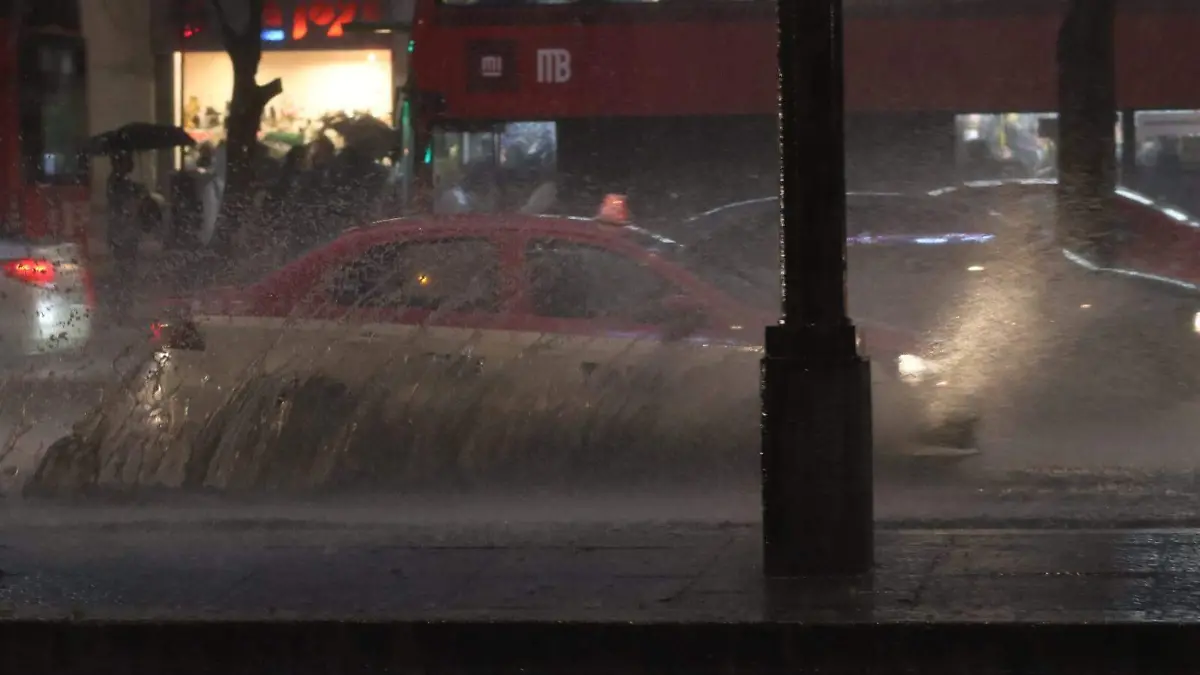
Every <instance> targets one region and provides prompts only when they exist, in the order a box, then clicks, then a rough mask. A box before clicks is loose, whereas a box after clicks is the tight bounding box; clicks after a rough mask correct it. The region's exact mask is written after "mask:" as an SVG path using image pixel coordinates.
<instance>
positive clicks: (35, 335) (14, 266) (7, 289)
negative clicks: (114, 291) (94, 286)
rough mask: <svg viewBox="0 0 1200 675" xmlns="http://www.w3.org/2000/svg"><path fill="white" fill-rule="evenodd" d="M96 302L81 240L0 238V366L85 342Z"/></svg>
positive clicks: (65, 349) (77, 346)
mask: <svg viewBox="0 0 1200 675" xmlns="http://www.w3.org/2000/svg"><path fill="white" fill-rule="evenodd" d="M93 303H94V300H93V298H92V293H91V287H90V279H89V275H88V272H87V262H86V259H85V257H84V256H83V253H82V251H81V250H80V247H79V245H78V244H73V243H66V244H45V245H39V244H32V243H21V242H18V241H15V240H5V239H0V365H3V366H12V365H19V364H21V363H22V362H23V357H26V356H30V355H36V354H51V353H57V352H64V351H70V350H74V349H78V348H81V347H83V346H85V345H86V344H87V342H88V340H89V339H90V338H91V334H92V310H93Z"/></svg>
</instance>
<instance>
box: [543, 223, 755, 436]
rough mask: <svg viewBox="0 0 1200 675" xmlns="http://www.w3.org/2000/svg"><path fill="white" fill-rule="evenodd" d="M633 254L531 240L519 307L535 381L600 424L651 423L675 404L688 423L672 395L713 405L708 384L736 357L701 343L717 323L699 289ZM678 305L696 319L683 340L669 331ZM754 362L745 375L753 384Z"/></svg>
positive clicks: (583, 243)
mask: <svg viewBox="0 0 1200 675" xmlns="http://www.w3.org/2000/svg"><path fill="white" fill-rule="evenodd" d="M635 248H636V247H631V248H630V249H629V250H625V249H623V248H620V247H616V246H613V245H611V244H609V243H608V242H599V241H587V240H580V239H571V238H565V237H530V238H529V239H527V241H526V242H525V245H524V246H523V249H522V252H523V256H522V258H523V262H524V271H525V272H524V275H523V276H524V278H523V282H524V286H523V297H522V301H521V302H520V304H519V307H520V311H522V312H524V313H525V314H526V316H527V319H526V321H525V322H526V325H527V326H528V327H529V328H530V329H532V330H536V332H537V334H538V337H537V339H536V341H535V342H534V343H533V344H531V346H530V354H531V358H530V359H529V364H528V368H529V372H530V375H531V378H530V380H529V381H531V382H535V383H537V384H538V386H541V387H559V388H560V389H561V390H562V391H565V392H567V393H568V395H569V396H572V397H576V398H578V399H579V402H581V403H582V404H584V405H585V406H593V408H592V409H593V410H595V411H596V412H597V414H604V415H617V414H640V413H647V412H648V411H651V410H656V409H657V406H659V405H661V404H662V403H663V402H664V401H665V400H667V399H670V400H673V401H674V402H675V403H678V404H679V405H678V406H676V409H677V412H679V413H681V414H683V415H686V411H687V410H691V409H693V408H692V407H691V406H690V405H687V404H685V402H684V401H681V400H680V399H679V398H678V396H673V395H672V392H675V393H676V394H677V393H678V392H679V391H680V390H681V388H682V385H683V383H684V382H685V381H689V380H690V381H694V382H698V383H699V384H697V386H696V387H693V388H692V393H694V394H695V395H696V397H697V398H696V401H697V402H698V401H699V399H701V398H708V397H710V395H711V394H713V393H714V387H713V386H711V384H710V383H707V379H706V378H707V377H708V376H709V375H712V374H714V372H715V371H716V370H719V369H720V368H722V367H724V366H725V365H726V364H727V362H728V357H729V356H731V354H732V353H733V352H732V351H730V352H726V351H723V350H721V349H719V348H717V347H714V346H712V345H707V346H706V344H707V343H706V341H705V338H704V335H705V333H706V331H707V330H708V329H709V328H710V327H711V326H712V322H713V321H714V320H719V318H720V317H717V316H716V313H717V312H716V310H715V309H714V308H712V307H711V306H709V305H707V303H706V302H705V301H703V300H701V299H700V298H699V296H700V295H701V294H700V293H698V292H697V289H695V288H690V287H689V286H690V285H691V284H689V283H688V281H687V280H685V279H683V278H682V277H681V276H676V275H671V274H669V269H668V268H667V266H665V265H663V264H661V261H659V260H656V259H655V258H654V257H653V256H652V255H650V254H648V253H645V252H640V251H635V250H633V249H635ZM678 299H686V300H684V302H687V303H691V304H690V305H689V306H691V307H694V308H695V311H696V312H697V314H698V317H697V321H696V324H695V330H694V332H692V333H690V334H688V336H687V337H682V336H681V337H676V336H674V335H672V334H671V331H670V330H669V323H670V322H671V321H673V320H674V317H673V316H672V313H673V310H672V308H671V303H672V301H673V300H678ZM747 353H748V352H747ZM739 354H740V352H739ZM741 355H742V356H745V354H741ZM754 358H756V356H753V355H752V356H750V357H749V359H750V360H749V361H747V363H748V364H749V365H748V366H746V368H743V370H745V371H746V372H747V373H748V374H749V379H752V380H755V381H756V378H757V369H756V368H754V366H753V363H752V362H753V359H754ZM743 365H745V364H743ZM718 377H719V376H718ZM749 379H748V380H747V383H748V384H749ZM746 388H748V389H753V388H754V387H753V385H752V384H750V386H748V387H746ZM601 411H608V412H607V413H601Z"/></svg>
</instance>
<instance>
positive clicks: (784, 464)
mask: <svg viewBox="0 0 1200 675" xmlns="http://www.w3.org/2000/svg"><path fill="white" fill-rule="evenodd" d="M841 4H842V2H841V0H779V2H778V7H779V72H780V88H781V90H780V112H781V120H780V124H781V126H780V145H781V151H782V176H781V182H782V203H783V207H782V220H781V228H780V239H781V273H782V290H783V315H782V317H781V319H780V321H779V325H777V326H771V327H769V328H767V331H766V355H765V357H764V358H763V361H762V404H763V420H762V491H763V544H764V562H765V573H766V575H767V576H768V577H798V576H813V575H838V574H860V573H864V572H867V571H869V570H870V569H871V566H872V564H873V560H874V522H873V521H874V514H873V508H872V499H873V494H872V466H871V463H872V457H871V447H872V446H871V391H870V389H871V378H870V365H869V363H868V362H867V361H866V359H865V358H863V357H862V356H860V355H859V351H858V339H857V331H856V329H855V327H854V324H853V323H852V322H851V321H850V319H849V318H848V317H847V316H846V179H845V175H844V164H845V158H844V151H845V143H844V140H843V130H844V102H843V65H842V7H841Z"/></svg>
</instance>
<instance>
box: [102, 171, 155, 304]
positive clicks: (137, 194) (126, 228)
mask: <svg viewBox="0 0 1200 675" xmlns="http://www.w3.org/2000/svg"><path fill="white" fill-rule="evenodd" d="M110 157H111V163H112V171H111V172H109V175H108V185H107V189H106V196H107V202H108V213H107V215H108V249H109V253H111V254H112V260H113V271H114V279H113V281H114V282H115V288H114V297H113V299H114V301H115V302H114V305H115V306H114V310H115V311H116V315H117V319H118V320H119V321H124V320H126V319H128V318H129V311H130V308H131V305H132V293H133V286H134V283H135V279H136V277H137V262H138V261H137V256H138V247H139V245H140V244H141V229H142V228H141V223H140V216H141V211H142V201H143V198H144V197H145V196H146V194H145V191H144V188H143V187H142V186H141V185H139V184H138V183H136V182H135V181H134V180H133V153H131V152H127V151H117V152H114V153H113V154H112V155H110Z"/></svg>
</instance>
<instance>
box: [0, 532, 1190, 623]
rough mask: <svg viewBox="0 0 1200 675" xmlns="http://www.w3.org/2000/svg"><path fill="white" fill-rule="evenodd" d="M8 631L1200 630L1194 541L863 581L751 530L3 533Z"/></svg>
mask: <svg viewBox="0 0 1200 675" xmlns="http://www.w3.org/2000/svg"><path fill="white" fill-rule="evenodd" d="M0 541H2V542H3V546H0V570H3V572H2V573H0V614H2V615H4V616H6V617H9V618H64V617H74V618H87V619H92V620H101V619H146V618H151V617H153V618H161V619H210V620H211V619H218V620H255V619H270V620H279V619H286V618H289V617H303V618H306V619H316V618H326V619H336V620H349V619H354V620H391V621H423V622H428V621H480V620H483V621H503V622H511V621H553V622H632V623H634V624H656V623H662V622H676V623H678V622H682V623H701V622H726V623H727V622H734V623H739V622H748V623H757V622H779V621H783V622H805V623H821V624H829V623H834V624H845V623H875V622H883V623H889V622H911V621H916V622H1022V623H1031V622H1049V623H1059V624H1065V623H1077V622H1100V621H1126V622H1127V621H1132V622H1143V621H1164V620H1169V621H1183V622H1197V621H1200V580H1197V578H1196V575H1195V571H1196V570H1197V569H1198V568H1200V557H1198V555H1197V550H1198V546H1197V545H1198V544H1200V532H1197V531H1193V530H1158V531H1127V530H1126V531H1120V530H1114V531H1096V530H1090V531H1089V530H1076V531H1063V530H1046V531H1034V530H1007V531H1005V530H946V531H919V530H899V531H882V532H880V533H879V534H878V536H877V542H878V543H877V547H878V548H877V551H878V553H877V556H878V569H877V571H876V573H875V574H874V575H873V576H872V577H871V578H870V579H867V580H862V581H858V582H849V581H830V580H817V581H789V582H778V583H769V584H768V583H765V582H764V581H763V579H762V578H761V554H760V546H761V544H760V531H759V528H758V527H757V526H755V525H751V524H729V523H724V524H722V523H643V524H624V525H617V524H612V525H604V524H596V523H592V524H579V525H563V524H560V525H541V526H539V525H534V524H527V525H514V526H504V525H495V526H489V527H483V526H468V527H461V528H453V527H447V526H445V525H440V526H436V527H434V526H430V527H424V526H415V525H388V524H386V523H375V524H364V523H360V524H357V525H350V526H346V525H339V524H338V523H336V522H329V521H326V522H316V521H313V522H307V523H306V522H302V521H287V520H282V521H280V520H258V521H254V520H242V521H239V520H213V521H209V522H195V521H192V522H158V523H152V522H124V523H121V522H118V521H113V522H110V523H108V524H106V525H105V524H101V523H97V522H95V521H94V520H93V521H92V522H89V523H86V524H80V525H69V524H59V525H52V524H48V523H47V522H41V523H39V524H29V525H21V524H18V523H16V522H12V521H10V522H9V523H7V524H6V525H4V526H3V527H0Z"/></svg>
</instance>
